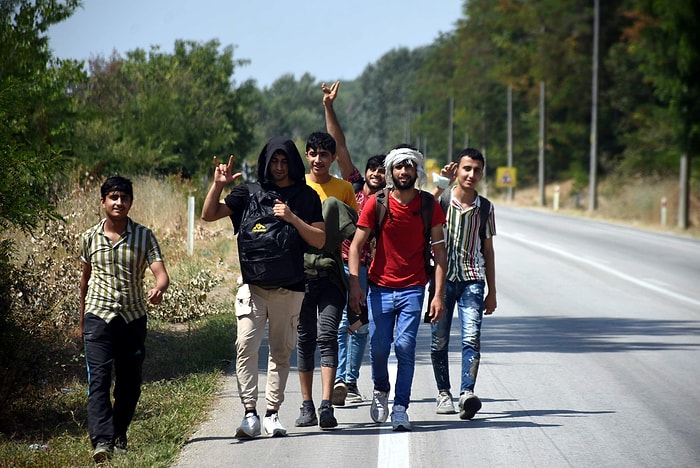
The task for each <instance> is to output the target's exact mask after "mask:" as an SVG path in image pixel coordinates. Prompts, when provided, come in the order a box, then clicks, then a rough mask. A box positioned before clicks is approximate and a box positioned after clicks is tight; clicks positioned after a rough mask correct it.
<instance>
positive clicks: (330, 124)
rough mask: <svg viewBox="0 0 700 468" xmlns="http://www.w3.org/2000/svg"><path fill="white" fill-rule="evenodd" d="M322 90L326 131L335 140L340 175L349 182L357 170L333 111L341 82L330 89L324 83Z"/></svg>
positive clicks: (337, 82)
mask: <svg viewBox="0 0 700 468" xmlns="http://www.w3.org/2000/svg"><path fill="white" fill-rule="evenodd" d="M321 89H322V90H323V108H324V110H325V114H326V131H327V132H328V133H329V134H330V135H331V136H332V137H333V139H334V140H335V155H336V158H337V159H336V160H337V161H338V167H339V168H340V174H341V175H342V176H343V179H345V180H347V179H348V178H349V177H350V175H351V174H352V173H353V170H356V168H355V165H354V164H353V163H352V160H351V159H350V152H349V151H348V147H347V144H346V143H345V134H344V133H343V129H342V128H341V127H340V123H338V117H337V116H336V115H335V110H334V109H333V102H334V101H335V98H336V97H337V96H338V90H339V89H340V81H336V82H335V83H333V84H332V85H331V87H330V88H329V87H328V86H327V85H326V83H323V84H322V85H321Z"/></svg>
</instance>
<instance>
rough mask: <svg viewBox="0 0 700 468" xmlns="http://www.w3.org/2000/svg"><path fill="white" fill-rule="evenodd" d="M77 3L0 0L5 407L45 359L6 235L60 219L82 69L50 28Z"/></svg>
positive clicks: (1, 371)
mask: <svg viewBox="0 0 700 468" xmlns="http://www.w3.org/2000/svg"><path fill="white" fill-rule="evenodd" d="M78 5H79V2H78V1H77V0H76V1H72V0H68V1H66V2H64V3H59V2H57V1H53V0H36V1H25V0H3V1H0V44H2V47H0V63H1V64H2V66H1V67H0V349H2V350H3V352H2V353H0V400H1V401H3V402H7V404H3V405H2V408H0V413H4V412H5V411H6V410H7V408H8V406H9V402H10V398H9V397H10V396H12V395H15V394H17V392H21V391H22V390H23V386H22V385H21V383H22V382H26V381H27V375H29V374H30V372H27V366H28V367H29V368H30V369H31V368H32V366H31V364H27V363H31V362H32V361H31V360H32V359H39V358H40V357H41V356H44V357H45V354H41V353H39V352H34V351H37V350H35V349H33V348H32V347H31V344H32V343H35V342H36V340H34V341H32V338H33V337H32V336H31V335H32V333H31V331H28V330H29V325H28V324H27V323H26V319H27V318H30V317H28V315H29V314H27V313H26V312H25V310H24V309H23V308H22V307H21V306H17V307H14V306H15V304H14V297H16V296H15V295H13V291H16V290H17V289H20V290H21V289H22V285H23V281H24V280H25V279H24V278H23V277H21V275H17V274H15V267H14V262H13V258H12V257H13V254H15V246H14V245H13V243H12V241H11V239H10V238H9V237H6V236H5V234H6V233H7V232H8V231H9V230H10V229H11V228H15V229H19V230H21V231H24V232H25V233H30V232H32V231H33V230H34V229H35V228H36V227H37V226H38V225H39V224H40V223H42V222H43V221H46V220H47V219H49V218H54V219H55V218H58V217H59V216H58V214H57V213H56V210H55V206H54V204H53V198H52V197H53V195H54V191H55V188H56V187H57V186H58V183H59V182H60V179H61V175H62V173H63V170H64V167H65V159H64V155H65V154H67V152H68V151H69V150H70V147H71V140H72V128H73V125H72V123H73V121H74V117H75V114H74V109H73V98H72V97H71V96H70V95H69V94H67V93H66V92H65V90H66V88H67V85H68V83H69V82H79V81H80V80H81V79H83V78H84V75H83V74H82V73H81V71H80V67H79V66H78V64H77V63H75V62H72V61H60V60H56V59H54V58H53V57H52V56H51V51H50V49H49V46H48V40H47V37H46V31H47V29H48V27H49V26H50V25H52V24H55V23H58V22H60V21H62V20H64V19H66V18H67V17H69V16H70V14H71V13H72V12H73V11H74V10H75V8H77V6H78ZM34 286H35V285H32V286H31V287H34ZM25 327H26V329H25ZM35 346H36V344H35ZM17 363H21V364H22V365H17ZM0 419H2V418H1V417H0Z"/></svg>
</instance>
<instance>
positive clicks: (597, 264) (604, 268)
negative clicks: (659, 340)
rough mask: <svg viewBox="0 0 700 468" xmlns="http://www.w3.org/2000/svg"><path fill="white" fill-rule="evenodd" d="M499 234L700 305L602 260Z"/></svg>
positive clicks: (651, 289) (698, 302)
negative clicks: (605, 263) (593, 259)
mask: <svg viewBox="0 0 700 468" xmlns="http://www.w3.org/2000/svg"><path fill="white" fill-rule="evenodd" d="M499 236H501V237H506V238H509V239H512V240H514V241H516V242H520V243H522V244H527V245H531V246H533V247H537V248H540V249H544V250H547V251H549V252H552V253H555V254H557V255H560V256H562V257H565V258H568V259H570V260H574V261H576V262H579V263H584V264H586V265H588V266H591V267H594V268H597V269H599V270H602V271H604V272H606V273H609V274H611V275H613V276H617V277H618V278H621V279H623V280H625V281H629V282H630V283H633V284H636V285H637V286H641V287H643V288H646V289H648V290H650V291H654V292H657V293H659V294H663V295H665V296H668V297H671V298H673V299H677V300H679V301H683V302H687V303H689V304H691V305H694V306H698V307H700V301H697V300H695V299H693V298H692V297H688V296H684V295H682V294H678V293H676V292H673V291H671V290H669V289H667V288H662V287H660V286H656V285H654V284H650V283H649V282H647V281H643V280H640V279H638V278H635V277H634V276H630V275H628V274H625V273H622V272H621V271H617V270H615V269H613V268H609V267H607V266H605V265H603V264H601V263H600V262H597V261H596V262H594V261H592V260H588V259H586V258H584V257H579V256H578V255H574V254H572V253H569V252H567V251H565V250H561V249H558V248H556V247H551V246H547V245H544V244H541V243H539V242H532V241H529V240H527V239H526V238H524V237H522V236H513V235H510V234H499Z"/></svg>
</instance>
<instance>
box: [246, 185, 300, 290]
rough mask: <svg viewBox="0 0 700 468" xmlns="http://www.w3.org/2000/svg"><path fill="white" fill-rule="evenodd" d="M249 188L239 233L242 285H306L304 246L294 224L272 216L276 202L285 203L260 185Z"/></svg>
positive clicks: (276, 194)
mask: <svg viewBox="0 0 700 468" xmlns="http://www.w3.org/2000/svg"><path fill="white" fill-rule="evenodd" d="M246 185H247V186H248V192H249V194H250V195H249V197H248V205H247V206H246V208H245V210H244V211H243V216H242V219H241V225H240V228H239V231H238V255H239V258H240V263H241V275H242V276H243V281H244V282H245V283H247V284H254V285H257V286H261V287H264V288H279V287H284V286H288V285H291V284H295V283H298V282H299V281H303V278H304V251H305V245H304V242H303V240H302V239H301V236H300V235H299V232H298V231H297V230H296V229H295V228H294V227H293V226H292V225H291V224H289V223H287V222H286V221H284V220H282V219H281V218H278V217H276V216H275V215H274V212H273V206H274V204H275V200H276V199H280V200H283V199H282V197H281V196H280V195H279V194H278V193H276V192H275V191H272V190H263V189H262V187H261V186H260V184H259V183H257V182H256V183H252V184H246ZM299 188H300V189H301V187H299ZM297 193H298V191H296V192H294V193H293V194H292V195H291V196H290V199H291V198H293V197H294V196H295V195H296V194H297ZM283 201H284V200H283ZM287 201H288V200H287Z"/></svg>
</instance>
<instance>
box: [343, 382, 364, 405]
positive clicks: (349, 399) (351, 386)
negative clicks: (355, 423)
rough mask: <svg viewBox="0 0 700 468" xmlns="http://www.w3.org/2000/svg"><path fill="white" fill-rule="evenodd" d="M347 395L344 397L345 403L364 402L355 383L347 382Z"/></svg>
mask: <svg viewBox="0 0 700 468" xmlns="http://www.w3.org/2000/svg"><path fill="white" fill-rule="evenodd" d="M346 385H347V387H348V394H347V396H346V397H345V403H362V402H363V401H364V400H363V398H362V394H360V390H359V389H358V388H357V382H348V383H347V384H346Z"/></svg>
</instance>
